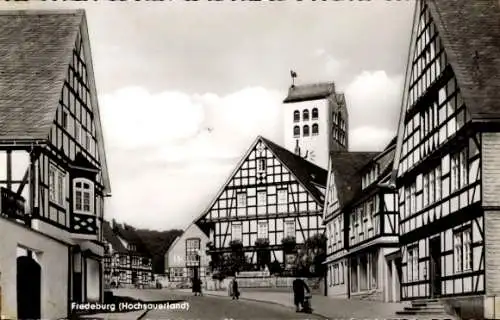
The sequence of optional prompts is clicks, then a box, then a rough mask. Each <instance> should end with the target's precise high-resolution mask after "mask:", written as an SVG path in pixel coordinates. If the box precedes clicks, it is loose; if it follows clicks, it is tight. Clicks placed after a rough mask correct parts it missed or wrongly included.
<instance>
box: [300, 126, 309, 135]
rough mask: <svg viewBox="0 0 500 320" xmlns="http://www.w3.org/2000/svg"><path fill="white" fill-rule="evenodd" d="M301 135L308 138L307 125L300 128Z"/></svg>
mask: <svg viewBox="0 0 500 320" xmlns="http://www.w3.org/2000/svg"><path fill="white" fill-rule="evenodd" d="M302 134H303V135H304V137H309V126H308V125H305V126H304V127H303V128H302Z"/></svg>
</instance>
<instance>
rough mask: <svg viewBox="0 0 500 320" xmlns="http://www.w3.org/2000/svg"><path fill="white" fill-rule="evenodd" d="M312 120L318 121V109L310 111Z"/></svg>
mask: <svg viewBox="0 0 500 320" xmlns="http://www.w3.org/2000/svg"><path fill="white" fill-rule="evenodd" d="M312 119H313V120H316V119H318V108H313V109H312Z"/></svg>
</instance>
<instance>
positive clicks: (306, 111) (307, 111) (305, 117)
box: [302, 109, 309, 121]
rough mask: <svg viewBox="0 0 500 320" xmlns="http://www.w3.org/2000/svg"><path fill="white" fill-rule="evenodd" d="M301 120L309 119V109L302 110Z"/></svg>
mask: <svg viewBox="0 0 500 320" xmlns="http://www.w3.org/2000/svg"><path fill="white" fill-rule="evenodd" d="M302 120H304V121H307V120H309V110H307V109H305V110H304V111H302Z"/></svg>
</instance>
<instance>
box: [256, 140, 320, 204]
mask: <svg viewBox="0 0 500 320" xmlns="http://www.w3.org/2000/svg"><path fill="white" fill-rule="evenodd" d="M262 141H264V143H265V144H266V145H267V147H268V148H269V149H271V151H272V152H273V153H274V155H275V156H276V157H278V159H279V160H281V161H282V162H283V164H284V165H285V166H286V167H287V168H288V169H289V170H290V172H291V173H292V174H293V175H294V176H295V177H296V178H297V180H298V181H299V183H301V184H302V185H303V186H304V188H305V189H306V190H307V191H309V192H310V193H311V195H312V196H313V197H314V198H315V199H316V200H317V201H319V202H322V201H323V194H322V193H321V191H320V190H318V188H317V187H316V186H315V185H314V184H317V185H319V186H321V187H323V188H326V180H327V178H328V172H327V171H326V170H325V169H323V168H320V167H318V166H317V165H315V164H314V163H312V162H309V161H307V160H306V159H304V158H302V157H300V156H298V155H296V154H294V153H292V152H290V151H288V150H287V149H285V148H283V147H281V146H279V145H277V144H276V143H274V142H272V141H271V140H268V139H266V138H263V137H262Z"/></svg>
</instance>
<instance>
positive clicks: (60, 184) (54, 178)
mask: <svg viewBox="0 0 500 320" xmlns="http://www.w3.org/2000/svg"><path fill="white" fill-rule="evenodd" d="M64 179H65V174H64V172H63V171H61V170H59V169H58V168H56V167H55V166H54V165H50V168H49V199H50V201H52V202H54V203H56V204H58V205H60V206H64V190H65V189H64Z"/></svg>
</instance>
